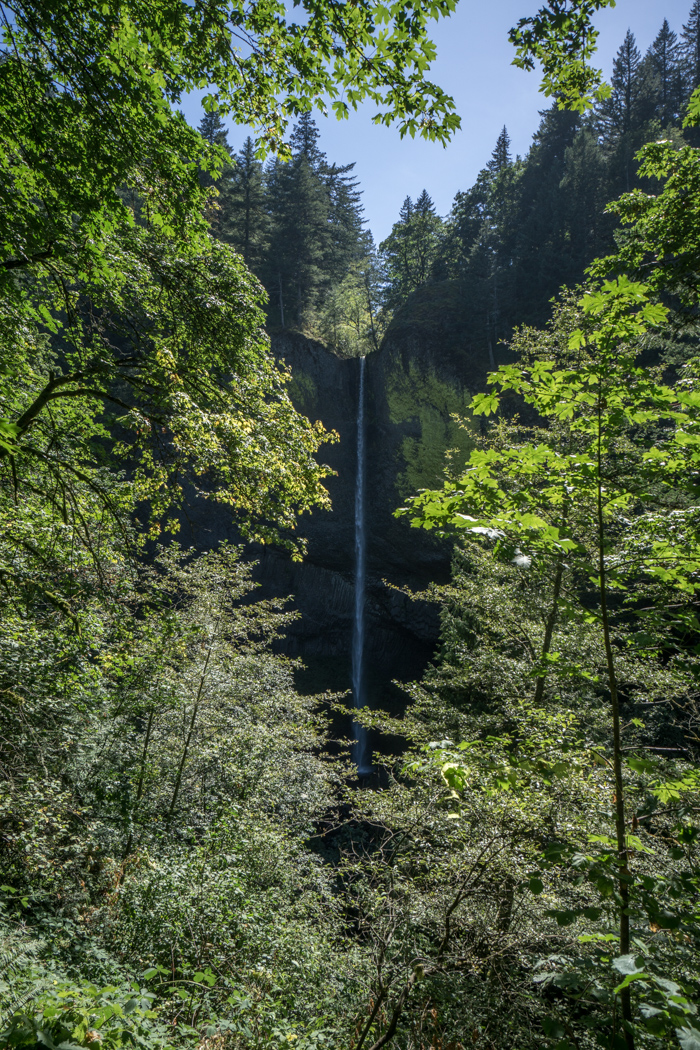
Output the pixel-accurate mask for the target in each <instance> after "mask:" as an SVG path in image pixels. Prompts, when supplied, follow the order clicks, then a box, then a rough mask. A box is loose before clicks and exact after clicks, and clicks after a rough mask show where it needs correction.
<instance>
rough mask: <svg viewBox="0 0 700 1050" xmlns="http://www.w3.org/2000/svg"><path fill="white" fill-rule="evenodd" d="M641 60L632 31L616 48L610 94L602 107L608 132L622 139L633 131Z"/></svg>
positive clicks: (629, 30)
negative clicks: (612, 131)
mask: <svg viewBox="0 0 700 1050" xmlns="http://www.w3.org/2000/svg"><path fill="white" fill-rule="evenodd" d="M641 64H642V56H641V53H640V51H639V48H638V47H637V41H636V39H635V36H634V33H633V32H632V30H631V29H628V30H627V33H626V35H625V39H624V40H623V42H622V44H621V45H620V47H619V48H618V51H617V54H616V56H615V59H614V61H613V73H612V78H611V88H612V90H611V94H610V97H609V98H607V99H605V101H604V102H603V103H602V104H601V107H600V111H601V115H602V117H603V119H604V120H605V122H606V123H607V125H608V126H609V127H610V129H611V130H614V131H616V132H617V133H618V134H620V135H624V134H626V133H627V132H629V131H631V130H632V127H633V126H634V121H635V117H636V110H637V102H638V98H639V89H640V67H641Z"/></svg>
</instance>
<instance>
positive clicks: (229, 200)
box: [221, 135, 270, 277]
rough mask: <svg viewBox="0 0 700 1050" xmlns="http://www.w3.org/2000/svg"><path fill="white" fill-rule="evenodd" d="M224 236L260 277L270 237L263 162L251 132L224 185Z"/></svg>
mask: <svg viewBox="0 0 700 1050" xmlns="http://www.w3.org/2000/svg"><path fill="white" fill-rule="evenodd" d="M221 213H222V217H221V235H222V237H223V239H224V240H225V241H227V242H228V243H229V244H232V245H233V247H234V248H235V249H236V251H237V252H239V253H240V254H241V255H242V257H243V261H244V262H245V264H246V266H247V267H248V268H249V269H250V270H252V271H253V273H255V274H256V275H257V276H258V277H259V276H260V273H261V267H262V264H263V260H264V258H265V254H266V251H267V247H268V243H269V237H270V217H269V215H268V211H267V197H266V193H265V182H264V177H263V167H262V163H261V162H260V161H259V160H258V159H257V157H256V156H255V143H254V142H253V140H252V138H251V137H250V135H249V136H248V137H247V138H246V140H245V142H244V143H243V147H242V149H241V150H240V151H239V152H238V153H237V154H235V156H234V158H233V163H232V165H231V169H230V171H229V174H228V177H227V178H226V179H224V180H223V183H222V186H221Z"/></svg>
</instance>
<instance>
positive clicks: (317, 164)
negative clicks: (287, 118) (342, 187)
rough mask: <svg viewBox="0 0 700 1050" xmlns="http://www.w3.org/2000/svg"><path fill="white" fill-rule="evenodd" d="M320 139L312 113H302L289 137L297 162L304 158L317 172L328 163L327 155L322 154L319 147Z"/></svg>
mask: <svg viewBox="0 0 700 1050" xmlns="http://www.w3.org/2000/svg"><path fill="white" fill-rule="evenodd" d="M320 137H321V135H320V132H319V130H318V127H317V125H316V121H315V120H314V118H313V117H312V116H311V114H310V113H302V115H301V116H300V117H299V120H298V122H297V123H296V124H295V125H294V128H293V130H292V134H291V135H290V137H289V143H290V145H291V147H292V154H293V156H294V157H295V158H296V159H297V160H300V159H301V158H304V159H305V160H306V161H307V162H308V163H309V164H310V165H311V167H312V168H313V169H314V170H316V171H318V170H319V169H320V168H321V167H322V166H323V165H324V164H325V161H326V154H325V153H322V152H321V150H320V148H319V145H318V140H319V139H320Z"/></svg>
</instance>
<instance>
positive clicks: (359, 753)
mask: <svg viewBox="0 0 700 1050" xmlns="http://www.w3.org/2000/svg"><path fill="white" fill-rule="evenodd" d="M366 548H367V537H366V535H365V359H364V357H361V358H360V396H359V400H358V406H357V476H356V478H355V618H354V621H353V631H352V699H353V705H354V706H355V707H356V708H360V707H364V706H365V697H364V681H363V672H364V651H365V562H366V554H367V549H366ZM352 732H353V737H354V739H355V740H356V743H355V744H354V745H353V749H352V757H353V761H354V763H355V765H356V766H357V772H358V774H359V775H360V776H366V775H367V774H368V773H371V772H372V764H371V762H370V760H369V756H368V754H367V730H366V729H365V728H364V726H361V725H360V724H359V723H358V722H353V724H352Z"/></svg>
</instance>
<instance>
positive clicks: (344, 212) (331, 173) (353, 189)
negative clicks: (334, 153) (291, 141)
mask: <svg viewBox="0 0 700 1050" xmlns="http://www.w3.org/2000/svg"><path fill="white" fill-rule="evenodd" d="M354 168H355V165H354V163H353V164H343V165H338V164H330V165H327V164H324V165H323V166H322V168H321V175H322V178H323V179H324V181H325V184H326V188H327V190H328V200H329V215H328V222H329V226H330V231H329V232H330V255H329V259H328V275H329V278H330V280H331V281H334V282H335V281H340V280H342V279H343V278H344V277H345V275H346V274H347V272H348V269H349V267H350V266H351V265H352V264H353V263H355V262H357V261H358V260H359V259H360V258H361V257H363V256H364V255H365V245H364V240H365V237H364V232H363V222H364V220H363V217H362V212H363V208H362V204H361V202H360V198H361V195H362V191H361V190H360V189H359V184H358V181H357V179H356V178H355V177H354V175H353V170H354Z"/></svg>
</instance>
